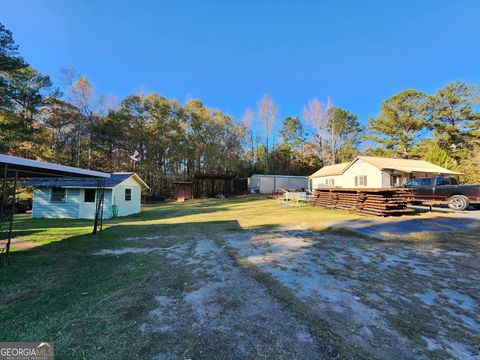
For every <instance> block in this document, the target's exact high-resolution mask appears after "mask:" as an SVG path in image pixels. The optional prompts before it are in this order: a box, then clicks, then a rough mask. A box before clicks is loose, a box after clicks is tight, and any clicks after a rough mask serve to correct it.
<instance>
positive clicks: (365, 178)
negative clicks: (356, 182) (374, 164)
mask: <svg viewBox="0 0 480 360" xmlns="http://www.w3.org/2000/svg"><path fill="white" fill-rule="evenodd" d="M365 186H367V175H365Z"/></svg>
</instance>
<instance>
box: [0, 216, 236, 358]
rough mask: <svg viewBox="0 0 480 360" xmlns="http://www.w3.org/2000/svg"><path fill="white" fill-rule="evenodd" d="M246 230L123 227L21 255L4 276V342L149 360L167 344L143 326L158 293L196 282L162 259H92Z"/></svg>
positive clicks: (221, 224) (0, 275) (0, 286)
mask: <svg viewBox="0 0 480 360" xmlns="http://www.w3.org/2000/svg"><path fill="white" fill-rule="evenodd" d="M33 226H36V224H34V225H33ZM239 229H240V225H239V224H238V222H237V221H212V222H209V223H204V222H201V223H183V224H157V225H155V226H150V225H146V226H144V225H136V224H135V225H125V226H122V225H119V226H114V227H111V228H108V229H106V230H104V232H102V233H99V234H96V235H92V234H86V235H79V236H71V237H66V238H64V239H63V240H60V241H57V242H53V243H49V244H45V245H41V246H38V247H35V248H32V249H28V250H24V251H15V252H13V253H11V256H10V265H9V266H8V267H6V268H1V269H0V292H1V294H2V296H1V297H0V341H22V340H26V339H43V340H45V339H47V340H48V341H54V342H55V348H56V354H57V356H58V357H59V358H63V359H74V358H78V356H77V355H78V354H80V353H81V354H82V357H85V358H96V355H98V353H97V351H98V349H100V348H102V349H103V350H102V358H108V359H114V358H118V354H121V357H122V358H137V357H138V356H140V358H149V357H151V356H152V355H153V354H155V353H158V352H159V349H158V346H160V345H161V344H162V341H159V340H158V339H156V338H155V334H151V335H148V336H147V335H145V334H143V333H141V332H140V330H139V324H138V321H139V320H141V319H142V318H144V317H145V316H146V315H147V314H148V312H149V311H150V310H151V309H152V308H154V306H155V304H156V300H155V296H157V295H158V294H159V293H171V294H177V293H182V292H183V291H184V289H185V288H186V287H188V286H189V284H191V282H192V280H191V278H192V276H193V275H192V274H191V269H190V268H188V267H187V266H183V265H182V264H178V263H174V262H172V261H171V260H169V259H168V258H167V256H166V255H165V254H161V253H148V254H147V253H141V254H124V255H122V256H115V255H113V256H96V255H93V253H94V252H95V251H98V250H100V249H105V248H108V249H116V248H117V249H118V248H124V247H138V246H148V245H150V246H152V244H151V243H150V244H146V242H148V240H145V241H142V240H141V239H140V240H139V242H138V243H137V242H136V241H133V242H132V241H125V240H123V238H125V237H137V236H138V237H145V236H148V235H151V234H156V235H158V240H156V241H155V245H153V246H155V247H169V246H173V245H175V244H176V243H177V242H181V243H184V242H189V241H191V240H192V237H189V234H192V236H195V234H197V233H206V234H209V233H211V234H213V233H217V232H222V231H231V230H239ZM170 235H177V236H175V237H172V236H170ZM178 236H180V237H178ZM163 341H166V340H165V339H163ZM107 344H108V346H107Z"/></svg>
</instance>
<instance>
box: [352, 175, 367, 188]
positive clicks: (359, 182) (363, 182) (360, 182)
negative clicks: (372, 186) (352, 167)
mask: <svg viewBox="0 0 480 360" xmlns="http://www.w3.org/2000/svg"><path fill="white" fill-rule="evenodd" d="M355 186H367V175H358V176H355Z"/></svg>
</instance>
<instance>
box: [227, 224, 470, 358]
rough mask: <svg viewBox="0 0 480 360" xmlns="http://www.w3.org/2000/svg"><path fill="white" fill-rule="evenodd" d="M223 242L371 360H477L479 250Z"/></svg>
mask: <svg viewBox="0 0 480 360" xmlns="http://www.w3.org/2000/svg"><path fill="white" fill-rule="evenodd" d="M225 238H226V240H227V243H228V245H229V246H231V247H233V248H235V249H237V250H238V255H239V256H241V257H243V258H245V259H247V260H248V261H250V262H251V263H253V264H254V265H255V266H257V267H258V268H259V269H260V270H261V271H264V272H266V273H268V274H271V275H272V276H273V277H274V278H275V279H277V280H278V281H280V282H281V283H282V284H284V285H285V286H286V287H288V288H289V289H291V290H292V291H293V292H294V293H295V294H296V296H297V297H298V298H299V299H301V300H303V301H305V302H307V303H308V304H309V305H310V306H311V307H313V308H314V309H317V311H318V312H319V313H320V314H322V316H324V317H325V318H326V319H328V321H329V322H330V324H332V326H333V327H334V328H335V331H336V332H338V333H339V334H340V335H342V337H344V338H348V339H351V340H352V341H355V342H356V343H357V344H359V345H361V346H362V348H363V349H365V350H366V351H367V352H368V353H370V354H372V355H375V356H377V357H379V358H383V359H399V358H404V359H409V358H411V359H413V358H432V357H435V358H445V359H447V358H456V359H479V358H480V355H479V354H480V307H479V305H480V295H479V293H478V289H479V286H480V282H479V278H480V265H479V264H480V255H479V253H478V246H476V245H475V244H474V243H472V244H465V243H463V244H456V243H453V242H452V241H450V243H449V244H445V243H436V242H435V241H427V242H425V243H406V242H398V241H396V242H393V241H392V242H385V241H375V240H367V239H365V238H360V237H351V236H343V235H336V234H331V233H326V232H323V233H322V232H310V231H302V230H288V229H287V230H279V231H264V232H248V233H230V234H226V235H225ZM470 245H471V246H470Z"/></svg>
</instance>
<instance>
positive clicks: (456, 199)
mask: <svg viewBox="0 0 480 360" xmlns="http://www.w3.org/2000/svg"><path fill="white" fill-rule="evenodd" d="M448 200H449V203H448V207H449V208H450V209H452V210H458V211H463V210H465V209H466V208H467V207H468V205H470V202H469V201H468V198H467V197H465V196H463V195H453V196H452V197H450V198H449V199H448Z"/></svg>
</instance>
